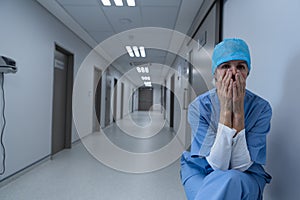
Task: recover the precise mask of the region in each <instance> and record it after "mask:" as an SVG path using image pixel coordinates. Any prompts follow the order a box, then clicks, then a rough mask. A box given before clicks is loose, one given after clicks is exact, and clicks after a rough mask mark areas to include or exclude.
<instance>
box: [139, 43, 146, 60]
mask: <svg viewBox="0 0 300 200" xmlns="http://www.w3.org/2000/svg"><path fill="white" fill-rule="evenodd" d="M140 52H141V56H142V57H143V58H145V57H146V52H145V47H143V46H142V47H140Z"/></svg>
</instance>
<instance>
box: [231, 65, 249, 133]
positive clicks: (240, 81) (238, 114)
mask: <svg viewBox="0 0 300 200" xmlns="http://www.w3.org/2000/svg"><path fill="white" fill-rule="evenodd" d="M235 80H236V81H234V82H233V92H232V101H233V104H232V112H233V120H232V126H233V128H235V129H236V130H237V132H239V131H241V130H243V129H244V127H245V125H244V119H245V118H244V99H245V92H246V80H245V77H243V76H242V74H241V72H240V71H239V70H237V73H236V74H235Z"/></svg>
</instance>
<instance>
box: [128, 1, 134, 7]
mask: <svg viewBox="0 0 300 200" xmlns="http://www.w3.org/2000/svg"><path fill="white" fill-rule="evenodd" d="M127 5H128V6H135V0H127Z"/></svg>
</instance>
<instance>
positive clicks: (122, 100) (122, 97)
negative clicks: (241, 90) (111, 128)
mask: <svg viewBox="0 0 300 200" xmlns="http://www.w3.org/2000/svg"><path fill="white" fill-rule="evenodd" d="M123 109H124V83H121V108H120V111H121V116H120V118H121V119H123V115H124V111H123Z"/></svg>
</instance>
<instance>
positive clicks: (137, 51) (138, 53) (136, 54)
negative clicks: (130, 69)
mask: <svg viewBox="0 0 300 200" xmlns="http://www.w3.org/2000/svg"><path fill="white" fill-rule="evenodd" d="M132 49H133V52H134V55H135V57H137V58H139V57H140V52H139V49H138V47H137V46H133V47H132Z"/></svg>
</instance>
